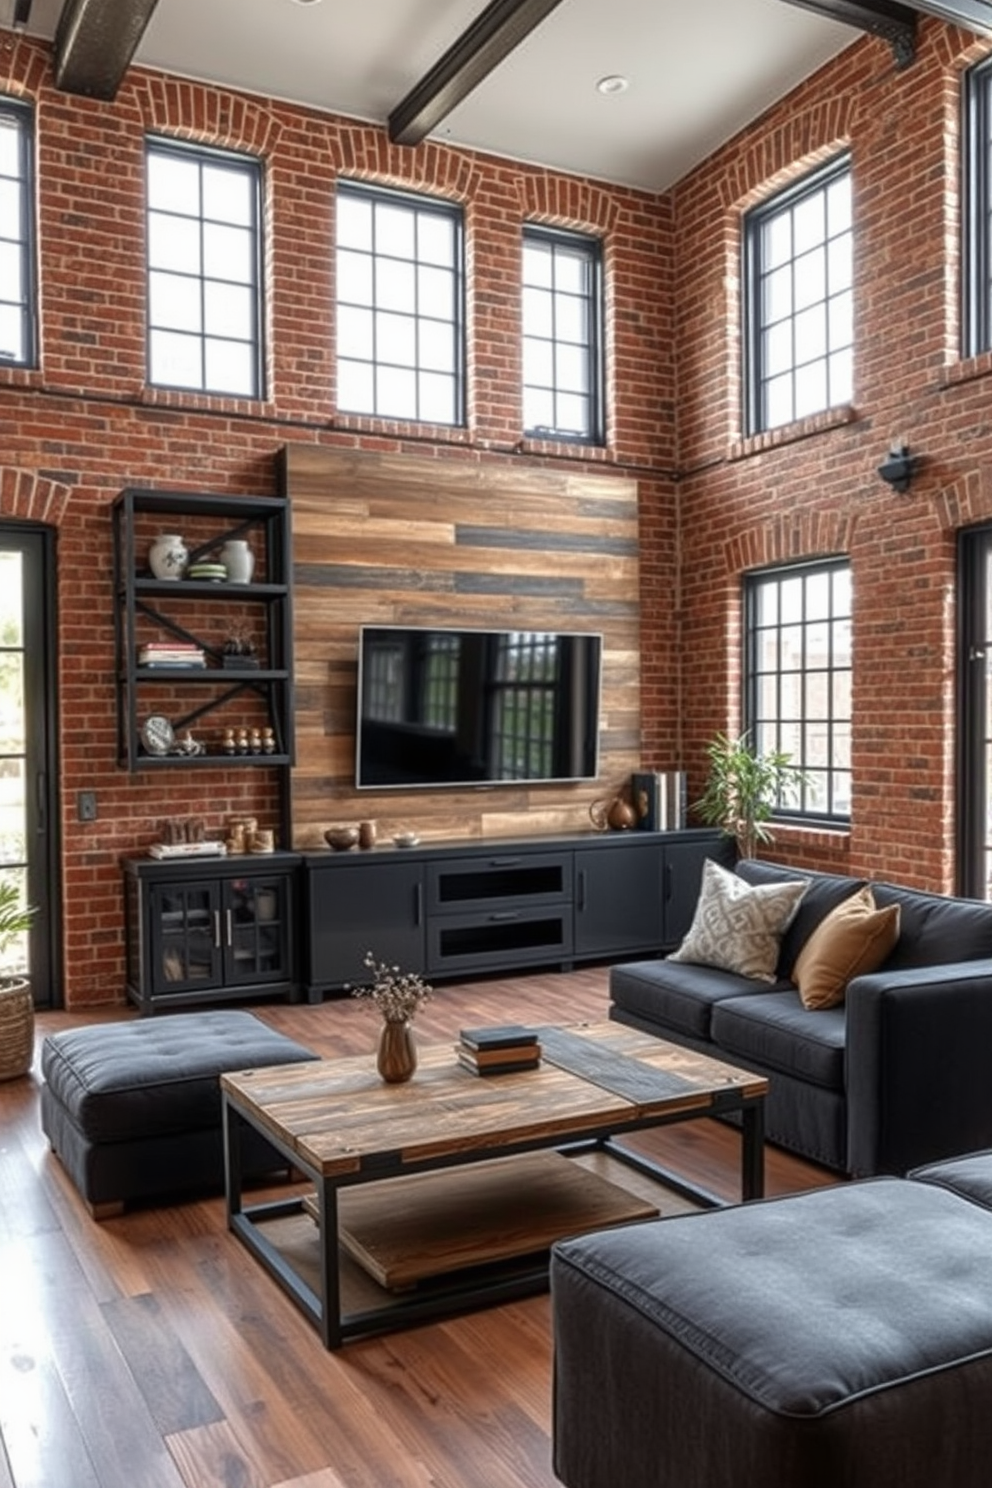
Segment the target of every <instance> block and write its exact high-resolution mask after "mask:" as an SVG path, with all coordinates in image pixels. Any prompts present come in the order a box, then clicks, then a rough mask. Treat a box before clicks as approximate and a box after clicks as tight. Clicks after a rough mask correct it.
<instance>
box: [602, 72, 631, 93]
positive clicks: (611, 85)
mask: <svg viewBox="0 0 992 1488" xmlns="http://www.w3.org/2000/svg"><path fill="white" fill-rule="evenodd" d="M629 87H630V79H629V78H625V77H622V76H621V74H620V73H619V72H611V73H610V74H609V76H607V77H601V78H600V80H599V82H598V83H597V84H596V90H597V92H599V93H626V91H627V89H628V88H629Z"/></svg>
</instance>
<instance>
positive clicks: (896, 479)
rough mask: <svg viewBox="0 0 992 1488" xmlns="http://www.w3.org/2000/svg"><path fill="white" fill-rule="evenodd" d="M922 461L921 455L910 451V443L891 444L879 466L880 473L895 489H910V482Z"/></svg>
mask: <svg viewBox="0 0 992 1488" xmlns="http://www.w3.org/2000/svg"><path fill="white" fill-rule="evenodd" d="M922 463H923V462H922V460H921V458H920V456H919V455H911V454H910V453H909V445H908V444H905V443H900V444H891V445H890V446H889V453H888V455H887V456H886V457H885V459H884V460H883V461H882V463H881V465H879V467H878V473H879V475H880V476H881V477H882V479H883V480H884V481H885V482H886V483H887V484H888V485H890V486H891V487H892V489H893V491H900V492H902V491H908V490H909V487H910V482H911V481H912V479H913V476H914V475H915V474H916V472H917V470H919V468H920V465H921V464H922Z"/></svg>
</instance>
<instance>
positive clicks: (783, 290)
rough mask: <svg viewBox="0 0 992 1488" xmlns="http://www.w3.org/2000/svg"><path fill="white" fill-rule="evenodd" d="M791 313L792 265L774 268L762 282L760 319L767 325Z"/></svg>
mask: <svg viewBox="0 0 992 1488" xmlns="http://www.w3.org/2000/svg"><path fill="white" fill-rule="evenodd" d="M791 314H792V265H791V264H786V265H785V267H784V268H781V269H776V270H775V272H774V273H773V274H769V275H768V277H767V278H766V280H765V283H764V290H763V295H762V307H761V320H762V324H763V325H768V324H769V322H771V321H773V320H784V319H785V317H786V316H787V315H791Z"/></svg>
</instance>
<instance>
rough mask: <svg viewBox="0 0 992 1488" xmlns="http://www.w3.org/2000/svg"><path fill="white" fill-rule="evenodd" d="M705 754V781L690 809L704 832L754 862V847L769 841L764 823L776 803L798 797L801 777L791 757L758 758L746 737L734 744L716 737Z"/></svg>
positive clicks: (777, 752) (774, 754)
mask: <svg viewBox="0 0 992 1488" xmlns="http://www.w3.org/2000/svg"><path fill="white" fill-rule="evenodd" d="M706 753H707V755H708V757H709V761H710V773H709V779H708V780H707V782H706V789H705V790H704V791H703V794H702V796H701V797H700V799H699V800H698V801H697V802H696V803H695V806H694V809H695V810H696V811H697V812H698V814H699V815H700V816H701V817H702V819H703V821H704V822H706V824H707V825H708V826H711V827H722V828H723V830H724V831H725V832H726V833H727V835H728V836H730V837H734V838H736V841H737V850H738V852H739V853H740V855H741V857H742V858H753V857H754V856H755V853H756V851H757V848H758V844H759V843H762V842H773V841H774V838H773V836H772V833H771V832H770V831H769V829H768V827H766V826H765V823H766V822H767V821H768V820H769V818H770V817H771V815H772V813H773V811H774V810H775V807H776V806H777V805H779V804H780V802H781V801H783V800H785V799H788V798H789V797H790V796H794V795H795V794H796V793H797V792H798V790H799V788H800V786H801V785H802V784H803V781H804V780H805V775H804V773H803V771H802V770H801V769H800V768H799V766H798V765H794V764H792V756H791V755H790V754H784V753H783V752H782V751H781V750H769V751H768V752H766V753H764V754H759V753H758V751H757V750H756V749H755V748H754V746H753V744H752V743H751V737H750V734H749V733H747V732H745V733H743V734H739V735H738V736H737V738H731V736H730V735H729V734H717V735H716V736H715V737H714V738H713V739H712V740H711V741H710V743H709V744H708V745H707V746H706Z"/></svg>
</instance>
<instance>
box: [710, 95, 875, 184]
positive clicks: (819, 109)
mask: <svg viewBox="0 0 992 1488" xmlns="http://www.w3.org/2000/svg"><path fill="white" fill-rule="evenodd" d="M854 107H855V99H854V95H853V93H852V94H850V95H849V96H847V97H840V98H830V99H825V100H824V101H823V102H822V103H819V104H816V105H814V106H813V107H811V108H808V109H806V110H804V111H803V112H801V113H798V114H796V115H795V116H794V117H789V118H788V119H786V120H784V121H783V123H782V124H781V125H780V126H779V127H778V129H773V130H772V131H771V132H770V133H769V134H767V135H761V136H759V137H757V138H756V139H755V140H754V141H753V142H752V143H751V144H749V145H747V146H746V147H745V148H744V149H742V150H741V151H740V152H739V154H737V155H735V156H734V157H733V159H732V160H731V162H730V163H729V165H728V169H727V171H726V173H725V174H724V177H723V180H722V181H721V183H720V195H721V198H722V203H723V206H724V208H725V209H726V210H727V211H732V210H735V209H736V210H737V211H739V212H745V211H747V209H748V208H749V207H753V206H755V205H756V204H757V203H758V202H759V201H762V200H763V199H764V198H765V197H768V196H771V195H773V194H774V193H775V192H776V191H780V190H781V189H782V188H783V187H784V186H788V185H790V184H791V183H792V182H793V181H797V180H798V179H799V178H800V176H803V175H805V174H806V173H807V171H809V170H811V169H813V168H814V167H815V166H817V165H822V164H824V163H825V162H826V161H828V160H830V159H832V158H833V156H835V155H837V154H838V153H839V152H840V151H841V150H846V149H848V148H850V140H851V133H852V124H853V113H854Z"/></svg>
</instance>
